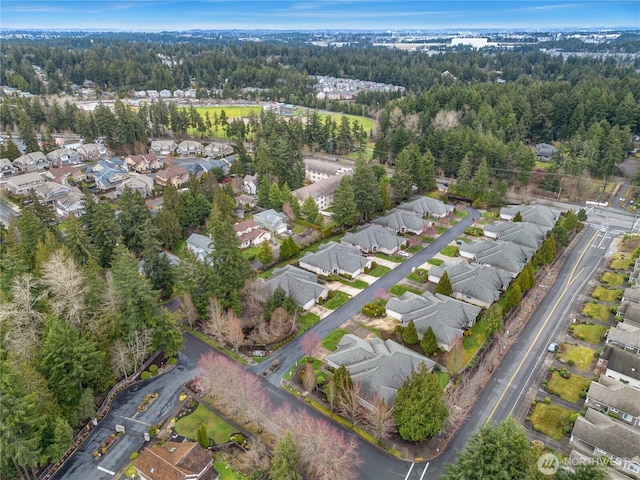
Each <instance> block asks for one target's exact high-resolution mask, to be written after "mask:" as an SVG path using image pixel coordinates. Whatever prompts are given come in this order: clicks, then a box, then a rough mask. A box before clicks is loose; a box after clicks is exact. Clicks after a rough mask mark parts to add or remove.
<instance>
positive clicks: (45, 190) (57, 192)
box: [33, 182, 71, 203]
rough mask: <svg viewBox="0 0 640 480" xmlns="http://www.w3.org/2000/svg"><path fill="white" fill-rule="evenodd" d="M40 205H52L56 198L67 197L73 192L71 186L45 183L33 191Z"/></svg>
mask: <svg viewBox="0 0 640 480" xmlns="http://www.w3.org/2000/svg"><path fill="white" fill-rule="evenodd" d="M33 191H34V192H35V193H36V195H37V196H38V200H39V201H40V203H51V202H53V201H54V200H55V199H56V197H61V196H63V195H66V194H67V193H69V192H70V191H71V187H70V186H69V185H61V184H59V183H56V182H44V183H43V184H42V185H38V186H37V187H35V188H34V189H33Z"/></svg>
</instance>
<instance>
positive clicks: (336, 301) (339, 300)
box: [324, 290, 351, 310]
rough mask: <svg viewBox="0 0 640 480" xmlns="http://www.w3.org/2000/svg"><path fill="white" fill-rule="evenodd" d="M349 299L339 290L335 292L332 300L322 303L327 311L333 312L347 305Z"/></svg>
mask: <svg viewBox="0 0 640 480" xmlns="http://www.w3.org/2000/svg"><path fill="white" fill-rule="evenodd" d="M350 299H351V297H350V296H349V295H347V294H346V293H344V292H341V291H340V290H336V291H335V294H334V295H333V297H332V298H330V299H329V300H327V301H326V302H324V307H325V308H328V309H329V310H335V309H336V308H339V307H341V306H342V305H344V304H345V303H347V302H348V301H349V300H350Z"/></svg>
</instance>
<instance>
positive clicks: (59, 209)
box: [53, 188, 87, 218]
mask: <svg viewBox="0 0 640 480" xmlns="http://www.w3.org/2000/svg"><path fill="white" fill-rule="evenodd" d="M86 201H87V196H86V195H85V194H84V193H82V192H81V191H80V190H79V189H77V188H72V189H71V191H70V192H69V193H67V194H65V195H62V196H60V197H56V198H55V199H54V201H53V208H54V210H55V212H56V214H57V215H59V216H60V217H63V218H67V217H69V216H70V215H75V216H76V217H80V216H81V215H83V214H84V213H85V205H86Z"/></svg>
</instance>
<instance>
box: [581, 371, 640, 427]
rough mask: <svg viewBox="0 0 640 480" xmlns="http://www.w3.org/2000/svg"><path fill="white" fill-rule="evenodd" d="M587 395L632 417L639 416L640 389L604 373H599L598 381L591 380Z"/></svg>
mask: <svg viewBox="0 0 640 480" xmlns="http://www.w3.org/2000/svg"><path fill="white" fill-rule="evenodd" d="M587 397H588V398H589V399H590V400H594V401H596V402H598V403H601V404H603V405H607V406H609V407H613V408H616V409H618V410H620V411H622V412H624V413H628V414H629V415H633V416H634V417H640V401H639V399H640V391H639V390H638V389H637V388H633V387H630V386H629V385H625V384H624V383H622V382H619V381H618V380H615V379H613V378H609V377H607V376H606V375H600V380H599V381H598V382H591V386H590V387H589V391H588V392H587Z"/></svg>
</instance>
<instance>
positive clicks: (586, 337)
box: [569, 323, 609, 345]
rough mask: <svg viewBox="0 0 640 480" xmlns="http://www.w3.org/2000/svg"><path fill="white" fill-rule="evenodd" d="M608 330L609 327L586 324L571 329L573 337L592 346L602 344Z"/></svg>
mask: <svg viewBox="0 0 640 480" xmlns="http://www.w3.org/2000/svg"><path fill="white" fill-rule="evenodd" d="M608 329H609V327H606V326H604V325H587V324H584V323H582V324H579V325H571V326H570V327H569V331H570V332H571V335H573V336H574V337H575V338H578V339H580V340H582V341H584V342H588V343H590V344H592V345H598V344H599V343H600V342H602V340H604V334H605V333H606V331H607V330H608Z"/></svg>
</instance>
